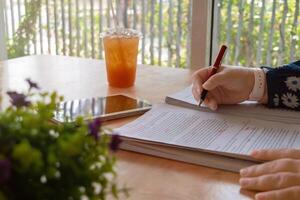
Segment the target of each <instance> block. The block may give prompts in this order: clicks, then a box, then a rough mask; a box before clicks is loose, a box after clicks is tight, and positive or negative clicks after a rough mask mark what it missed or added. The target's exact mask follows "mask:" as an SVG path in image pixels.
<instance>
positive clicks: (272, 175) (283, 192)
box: [240, 149, 300, 200]
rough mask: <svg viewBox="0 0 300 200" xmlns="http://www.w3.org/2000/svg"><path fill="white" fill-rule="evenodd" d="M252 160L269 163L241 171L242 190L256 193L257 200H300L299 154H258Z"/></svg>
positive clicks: (290, 150)
mask: <svg viewBox="0 0 300 200" xmlns="http://www.w3.org/2000/svg"><path fill="white" fill-rule="evenodd" d="M251 156H252V157H253V158H255V159H258V160H267V161H269V162H266V163H263V164H259V165H254V166H251V167H247V168H244V169H242V170H241V171H240V174H241V179H240V185H241V187H242V188H243V189H248V190H255V191H258V193H257V194H256V195H255V199H256V200H269V199H270V200H271V199H272V200H282V199H288V200H296V199H300V150H296V149H279V150H257V151H254V152H252V153H251Z"/></svg>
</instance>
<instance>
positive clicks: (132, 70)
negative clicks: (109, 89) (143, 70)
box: [101, 28, 141, 88]
mask: <svg viewBox="0 0 300 200" xmlns="http://www.w3.org/2000/svg"><path fill="white" fill-rule="evenodd" d="M101 37H102V39H103V45H104V53H105V64H106V72H107V80H108V84H109V85H110V86H113V87H120V88H126V87H131V86H133V85H134V82H135V77H136V65H137V55H138V46H139V40H140V38H141V34H140V33H139V32H138V31H135V30H132V29H123V28H120V29H110V30H109V31H107V32H105V33H102V34H101Z"/></svg>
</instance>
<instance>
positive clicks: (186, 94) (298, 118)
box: [165, 86, 300, 125]
mask: <svg viewBox="0 0 300 200" xmlns="http://www.w3.org/2000/svg"><path fill="white" fill-rule="evenodd" d="M165 101H166V103H168V104H172V105H176V106H182V107H187V108H192V109H195V110H200V111H205V112H217V113H223V114H226V115H234V116H241V117H252V118H256V119H260V120H267V121H274V122H283V123H288V124H299V125H300V112H297V111H292V110H287V109H270V108H268V107H266V106H264V105H261V104H258V103H256V102H254V101H245V102H243V103H240V104H237V105H222V106H219V108H218V110H217V111H211V110H210V109H208V108H207V107H205V106H201V107H198V105H197V102H196V100H195V99H194V97H193V95H192V86H189V87H187V88H185V89H183V90H181V91H179V92H177V93H175V94H171V95H168V96H167V97H166V99H165Z"/></svg>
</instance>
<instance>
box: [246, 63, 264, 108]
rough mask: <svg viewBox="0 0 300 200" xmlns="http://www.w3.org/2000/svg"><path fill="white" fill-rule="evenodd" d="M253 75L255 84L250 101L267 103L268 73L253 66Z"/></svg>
mask: <svg viewBox="0 0 300 200" xmlns="http://www.w3.org/2000/svg"><path fill="white" fill-rule="evenodd" d="M251 70H252V77H254V84H253V86H252V91H251V93H250V94H249V98H248V99H249V100H250V101H257V102H259V103H267V101H268V99H267V96H268V95H267V84H266V74H265V72H264V70H262V69H261V68H253V69H251Z"/></svg>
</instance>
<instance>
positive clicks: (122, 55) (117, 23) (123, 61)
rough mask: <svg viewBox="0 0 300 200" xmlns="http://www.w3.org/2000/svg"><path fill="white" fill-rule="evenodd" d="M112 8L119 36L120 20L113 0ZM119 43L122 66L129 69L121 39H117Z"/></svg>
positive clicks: (111, 2)
mask: <svg viewBox="0 0 300 200" xmlns="http://www.w3.org/2000/svg"><path fill="white" fill-rule="evenodd" d="M110 7H111V11H112V15H113V21H114V26H115V29H116V32H117V34H118V28H119V21H118V18H117V16H116V13H115V9H114V5H113V1H112V0H111V1H110ZM117 41H118V45H119V47H120V51H119V52H120V60H121V62H122V64H123V65H124V66H125V67H127V64H126V60H125V55H124V52H123V48H122V43H121V40H120V38H119V37H117Z"/></svg>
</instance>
